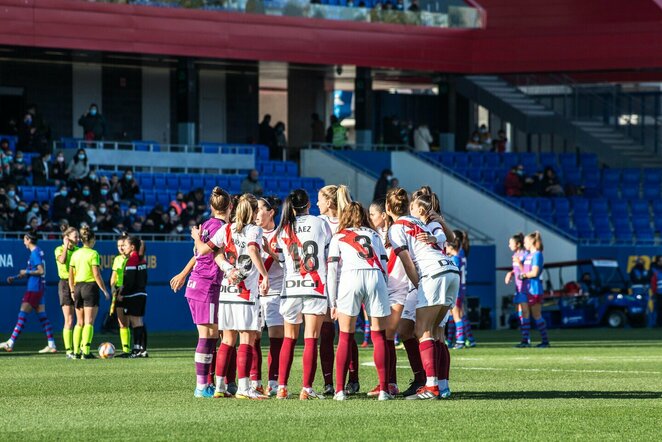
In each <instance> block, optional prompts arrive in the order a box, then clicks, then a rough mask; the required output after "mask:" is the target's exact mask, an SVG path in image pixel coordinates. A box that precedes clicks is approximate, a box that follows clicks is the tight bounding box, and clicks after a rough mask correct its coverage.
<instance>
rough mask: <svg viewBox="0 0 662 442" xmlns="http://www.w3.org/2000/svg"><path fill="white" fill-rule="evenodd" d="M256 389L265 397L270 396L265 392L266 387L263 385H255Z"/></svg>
mask: <svg viewBox="0 0 662 442" xmlns="http://www.w3.org/2000/svg"><path fill="white" fill-rule="evenodd" d="M255 391H257V392H258V393H260V394H261V395H262V396H264V397H269V396H267V395H266V394H264V387H263V386H262V385H258V386H257V387H255Z"/></svg>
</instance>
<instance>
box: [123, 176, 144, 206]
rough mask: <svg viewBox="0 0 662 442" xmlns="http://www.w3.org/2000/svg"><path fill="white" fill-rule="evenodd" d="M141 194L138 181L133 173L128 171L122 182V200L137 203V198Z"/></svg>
mask: <svg viewBox="0 0 662 442" xmlns="http://www.w3.org/2000/svg"><path fill="white" fill-rule="evenodd" d="M139 194H140V187H139V186H138V181H136V179H135V178H134V177H133V172H132V171H131V170H127V171H126V172H124V175H123V176H122V179H121V180H120V198H122V199H123V200H125V201H135V199H136V196H137V195H139Z"/></svg>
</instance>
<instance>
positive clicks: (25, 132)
mask: <svg viewBox="0 0 662 442" xmlns="http://www.w3.org/2000/svg"><path fill="white" fill-rule="evenodd" d="M34 123H35V122H34V116H33V115H32V114H31V113H29V112H26V113H25V115H24V116H23V121H22V122H21V124H20V125H19V128H18V143H17V146H16V147H17V149H21V150H22V151H25V152H36V151H37V150H38V149H37V146H36V143H37V139H38V136H39V134H38V133H37V127H36V125H35V124H34Z"/></svg>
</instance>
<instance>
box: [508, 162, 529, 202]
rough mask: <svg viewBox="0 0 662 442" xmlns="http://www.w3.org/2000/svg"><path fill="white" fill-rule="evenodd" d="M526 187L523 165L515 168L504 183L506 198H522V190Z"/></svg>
mask: <svg viewBox="0 0 662 442" xmlns="http://www.w3.org/2000/svg"><path fill="white" fill-rule="evenodd" d="M523 187H524V166H522V165H521V164H520V165H518V166H513V167H512V168H511V169H510V171H508V174H507V175H506V179H505V182H504V188H505V191H506V196H513V197H515V196H522V188H523Z"/></svg>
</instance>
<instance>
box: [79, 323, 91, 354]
mask: <svg viewBox="0 0 662 442" xmlns="http://www.w3.org/2000/svg"><path fill="white" fill-rule="evenodd" d="M93 337H94V326H93V325H92V324H85V326H83V339H82V340H81V342H80V346H81V350H82V351H83V354H84V355H89V354H90V344H92V338H93Z"/></svg>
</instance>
